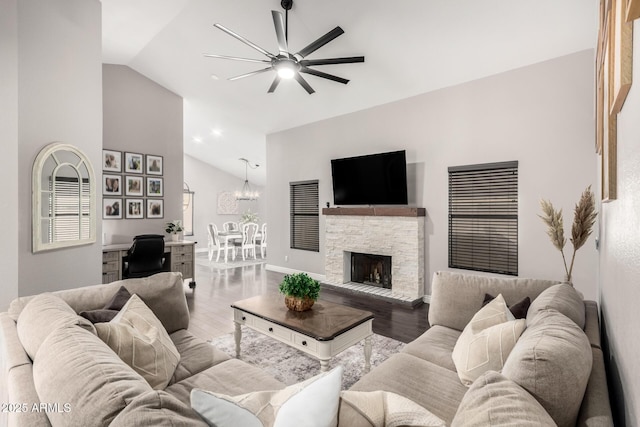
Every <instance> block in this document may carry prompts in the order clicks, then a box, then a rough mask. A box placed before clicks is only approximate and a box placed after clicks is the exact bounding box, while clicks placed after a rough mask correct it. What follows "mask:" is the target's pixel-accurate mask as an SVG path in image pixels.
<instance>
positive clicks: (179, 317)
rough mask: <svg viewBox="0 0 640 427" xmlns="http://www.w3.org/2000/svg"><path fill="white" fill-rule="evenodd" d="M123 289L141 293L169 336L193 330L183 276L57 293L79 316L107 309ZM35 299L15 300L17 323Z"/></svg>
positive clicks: (156, 276)
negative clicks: (181, 331) (107, 305)
mask: <svg viewBox="0 0 640 427" xmlns="http://www.w3.org/2000/svg"><path fill="white" fill-rule="evenodd" d="M121 286H124V287H125V288H127V290H128V291H129V293H131V294H132V295H133V294H138V296H139V297H140V298H141V299H142V300H143V301H144V303H145V304H146V305H147V306H148V307H149V308H150V309H151V311H153V312H154V314H155V315H156V317H157V318H158V319H160V321H161V322H162V324H163V325H164V328H165V329H166V330H167V332H168V333H172V332H175V331H177V330H180V329H187V328H188V327H189V307H188V306H187V299H186V297H185V291H184V284H183V281H182V274H180V273H158V274H154V275H153V276H149V277H144V278H140V279H127V280H120V281H117V282H112V283H108V284H106V285H93V286H85V287H82V288H76V289H68V290H64V291H56V292H54V293H53V294H54V295H56V296H59V297H60V298H62V299H63V300H64V301H65V302H66V303H67V304H69V305H70V306H71V308H72V309H73V310H74V311H75V312H76V313H79V312H81V311H86V310H96V309H100V308H102V307H104V305H105V304H107V303H108V302H109V300H111V298H113V295H114V293H116V292H117V291H118V289H120V287H121ZM33 298H35V296H26V297H19V298H16V299H14V300H13V301H11V304H10V306H9V316H11V318H12V319H13V320H17V319H18V316H19V315H20V312H21V311H22V310H23V309H24V307H25V306H26V304H28V303H29V301H31V300H32V299H33ZM167 307H171V310H167Z"/></svg>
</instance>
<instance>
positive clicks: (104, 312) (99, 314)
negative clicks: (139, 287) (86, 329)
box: [80, 286, 131, 323]
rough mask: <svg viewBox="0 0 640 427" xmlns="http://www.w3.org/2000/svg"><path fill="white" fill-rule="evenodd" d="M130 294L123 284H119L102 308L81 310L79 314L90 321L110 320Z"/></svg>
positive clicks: (102, 321)
mask: <svg viewBox="0 0 640 427" xmlns="http://www.w3.org/2000/svg"><path fill="white" fill-rule="evenodd" d="M129 298H131V294H130V293H129V291H128V290H127V288H125V287H124V286H120V289H118V292H116V293H115V295H113V297H112V298H111V300H110V301H109V302H108V303H106V304H105V306H104V307H103V308H102V309H98V310H88V311H81V312H80V316H82V317H84V318H85V319H87V320H89V321H90V322H91V323H104V322H110V321H111V320H113V318H114V317H116V315H117V314H118V312H119V311H120V310H122V307H124V305H125V304H126V303H127V301H129Z"/></svg>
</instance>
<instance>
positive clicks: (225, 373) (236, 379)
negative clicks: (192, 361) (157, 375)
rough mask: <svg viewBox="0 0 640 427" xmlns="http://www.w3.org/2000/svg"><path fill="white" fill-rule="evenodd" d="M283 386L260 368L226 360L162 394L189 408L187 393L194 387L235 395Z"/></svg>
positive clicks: (234, 360)
mask: <svg viewBox="0 0 640 427" xmlns="http://www.w3.org/2000/svg"><path fill="white" fill-rule="evenodd" d="M285 387H286V385H285V384H283V383H281V382H280V381H278V380H276V379H275V378H273V377H272V376H270V375H269V374H267V373H266V372H265V371H263V370H262V369H260V368H258V367H256V366H254V365H249V364H248V363H246V362H243V361H241V360H238V359H229V360H227V361H225V362H222V363H218V364H217V365H214V366H212V367H210V368H209V369H205V370H204V371H202V372H198V373H197V374H195V375H192V376H190V377H188V378H185V379H184V380H182V381H180V382H177V383H175V384H172V385H170V386H169V387H167V388H166V389H165V391H166V392H168V393H171V394H172V395H173V396H175V397H176V398H178V399H179V400H180V401H182V402H183V403H185V404H187V405H190V403H189V402H190V394H191V390H192V389H194V388H201V389H204V390H210V391H213V392H216V393H224V394H228V395H231V396H235V395H239V394H245V393H250V392H252V391H256V390H280V389H283V388H285Z"/></svg>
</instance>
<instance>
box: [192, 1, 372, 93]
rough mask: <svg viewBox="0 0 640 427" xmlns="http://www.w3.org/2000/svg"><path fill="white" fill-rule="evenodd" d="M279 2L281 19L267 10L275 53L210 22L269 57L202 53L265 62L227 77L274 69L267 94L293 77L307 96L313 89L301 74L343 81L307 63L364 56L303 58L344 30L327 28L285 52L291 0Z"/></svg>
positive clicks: (350, 60) (349, 60)
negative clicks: (276, 45)
mask: <svg viewBox="0 0 640 427" xmlns="http://www.w3.org/2000/svg"><path fill="white" fill-rule="evenodd" d="M280 5H281V6H282V8H283V9H284V10H285V18H284V19H283V17H282V13H281V12H278V11H276V10H272V11H271V16H272V17H273V25H274V26H275V30H276V37H277V40H278V50H279V51H278V53H277V54H273V53H270V52H268V51H266V50H265V49H263V48H261V47H260V46H258V45H257V44H255V43H253V42H251V41H249V40H247V39H246V38H244V37H242V36H241V35H239V34H237V33H235V32H233V31H231V30H230V29H228V28H226V27H225V26H223V25H221V24H214V25H213V26H214V27H216V28H218V29H220V30H222V31H224V32H225V33H227V34H229V35H230V36H231V37H234V38H236V39H238V40H240V41H241V42H242V43H244V44H246V45H247V46H249V47H251V48H253V49H255V50H257V51H258V52H260V53H262V54H263V55H265V56H266V57H267V58H269V59H252V58H240V57H236V56H226V55H214V54H204V56H207V57H210V58H220V59H231V60H234V61H245V62H259V63H265V64H269V66H268V67H266V68H263V69H261V70H257V71H252V72H250V73H246V74H241V75H239V76H235V77H231V78H230V79H229V80H239V79H243V78H245V77H250V76H254V75H256V74H260V73H264V72H267V71H272V70H273V71H275V72H276V73H277V74H276V77H275V79H274V80H273V83H271V86H270V87H269V90H268V93H272V92H274V91H275V90H276V88H277V87H278V84H279V83H280V81H281V80H282V79H291V78H294V79H295V80H296V81H297V82H298V83H300V86H302V87H303V88H304V89H305V90H306V91H307V93H308V94H309V95H311V94H312V93H314V92H315V90H313V88H312V87H311V86H310V85H309V83H307V81H306V80H305V79H304V78H303V77H302V75H301V73H306V74H311V75H313V76H317V77H322V78H324V79H327V80H332V81H334V82H338V83H343V84H347V83H349V80H347V79H344V78H342V77H338V76H335V75H333V74H328V73H325V72H322V71H319V70H316V69H313V68H310V67H311V66H316V65H333V64H350V63H355V62H364V56H350V57H346V58H328V59H305V58H306V57H307V56H308V55H310V54H311V53H313V52H315V51H316V50H318V49H320V48H321V47H322V46H324V45H326V44H327V43H329V42H330V41H332V40H333V39H335V38H336V37H338V36H340V35H341V34H343V33H344V30H343V29H342V28H340V27H339V26H338V27H335V28H334V29H333V30H331V31H329V32H328V33H326V34H325V35H323V36H322V37H320V38H318V39H317V40H315V41H314V42H311V43H310V44H309V45H307V46H306V47H304V48H302V49H301V50H300V51H298V52H296V53H293V54H292V53H291V52H289V46H288V30H289V10H290V9H291V7H292V6H293V0H282V1H281V2H280Z"/></svg>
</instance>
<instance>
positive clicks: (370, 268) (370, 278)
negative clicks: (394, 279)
mask: <svg viewBox="0 0 640 427" xmlns="http://www.w3.org/2000/svg"><path fill="white" fill-rule="evenodd" d="M351 281H352V282H356V283H363V284H365V285H370V286H376V287H379V288H385V289H391V257H390V256H386V255H374V254H363V253H358V252H352V253H351Z"/></svg>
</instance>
